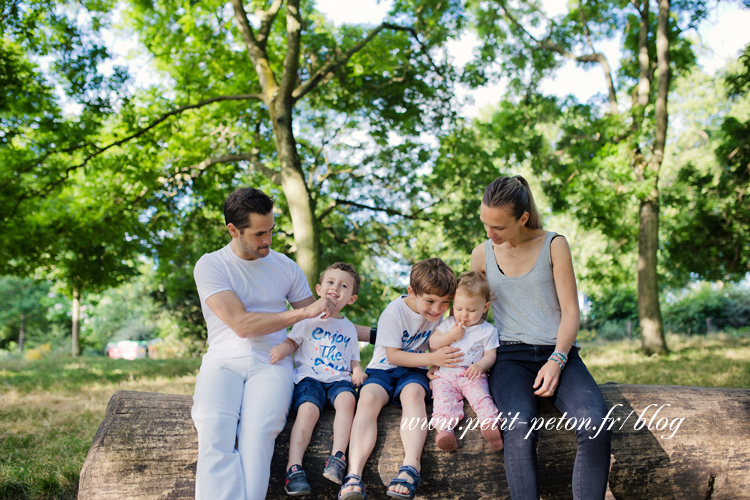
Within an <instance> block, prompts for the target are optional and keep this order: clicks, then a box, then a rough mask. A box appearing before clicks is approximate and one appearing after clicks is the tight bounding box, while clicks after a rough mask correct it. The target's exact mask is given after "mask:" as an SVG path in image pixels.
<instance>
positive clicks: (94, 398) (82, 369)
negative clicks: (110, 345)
mask: <svg viewBox="0 0 750 500" xmlns="http://www.w3.org/2000/svg"><path fill="white" fill-rule="evenodd" d="M199 366H200V359H178V360H137V361H125V360H112V359H109V358H77V359H73V358H70V357H62V358H47V359H44V360H39V361H20V360H2V361H0V401H1V403H0V499H3V500H32V499H33V500H42V499H44V500H48V499H49V500H53V499H55V500H58V499H59V500H75V499H76V498H77V496H78V476H79V472H80V470H81V467H82V465H83V461H84V460H85V458H86V453H87V452H88V449H89V447H90V446H91V443H92V441H93V440H94V434H96V430H97V428H98V427H99V424H100V423H101V421H102V418H103V417H104V410H105V409H106V407H107V403H108V402H109V399H110V398H111V397H112V394H114V393H115V392H117V391H118V390H137V391H149V392H167V393H173V394H192V393H193V387H194V385H195V375H196V373H197V371H198V367H199Z"/></svg>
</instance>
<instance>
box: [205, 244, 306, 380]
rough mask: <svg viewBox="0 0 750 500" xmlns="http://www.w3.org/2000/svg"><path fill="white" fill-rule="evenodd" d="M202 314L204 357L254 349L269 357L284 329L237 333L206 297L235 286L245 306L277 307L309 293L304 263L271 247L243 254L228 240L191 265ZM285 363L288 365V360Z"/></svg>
mask: <svg viewBox="0 0 750 500" xmlns="http://www.w3.org/2000/svg"><path fill="white" fill-rule="evenodd" d="M193 275H194V276H195V284H196V286H197V287H198V295H199V296H200V299H201V307H202V309H203V317H204V318H205V319H206V325H207V327H208V351H207V352H206V355H205V356H204V359H205V358H213V357H216V358H220V359H221V358H238V357H241V356H248V355H253V356H255V357H256V358H258V359H260V360H262V361H264V362H266V363H270V362H271V357H270V351H271V348H272V347H274V346H276V345H278V344H280V343H281V342H283V341H284V339H285V338H286V329H282V330H279V331H277V332H274V333H270V334H268V335H263V336H260V337H254V338H241V337H239V336H237V334H236V333H235V332H234V330H232V329H231V328H229V326H227V324H226V323H224V322H223V321H221V320H220V319H219V317H218V316H216V314H214V312H213V311H212V310H211V308H210V307H208V305H206V299H207V298H209V297H210V296H212V295H215V294H217V293H219V292H224V291H226V290H231V291H233V292H234V293H235V294H236V295H237V297H239V299H240V300H241V301H242V303H243V304H244V305H245V310H246V311H248V312H259V313H281V312H284V311H286V305H287V302H298V301H300V300H304V299H306V298H308V297H312V292H310V286H309V285H308V283H307V278H306V277H305V274H304V273H303V272H302V269H300V267H299V266H298V265H297V263H296V262H294V261H293V260H292V259H290V258H289V257H287V256H285V255H283V254H280V253H277V252H274V251H273V250H271V251H270V252H269V254H268V255H267V256H266V257H262V258H259V259H255V260H245V259H241V258H239V257H238V256H237V254H235V253H234V251H232V248H231V247H230V246H229V245H227V246H225V247H224V248H221V249H219V250H217V251H215V252H211V253H207V254H205V255H203V257H201V258H200V260H198V263H197V264H195V270H194V271H193ZM283 363H284V364H286V365H288V366H289V367H290V368H291V366H292V364H291V360H290V359H286V360H284V361H283Z"/></svg>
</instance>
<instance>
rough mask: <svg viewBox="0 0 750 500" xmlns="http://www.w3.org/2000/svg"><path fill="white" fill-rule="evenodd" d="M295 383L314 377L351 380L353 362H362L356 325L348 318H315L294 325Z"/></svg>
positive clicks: (335, 380) (333, 380)
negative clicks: (360, 360) (296, 346)
mask: <svg viewBox="0 0 750 500" xmlns="http://www.w3.org/2000/svg"><path fill="white" fill-rule="evenodd" d="M289 338H290V339H292V340H294V341H295V342H296V343H297V345H298V346H299V347H298V348H297V351H295V353H294V383H295V384H298V383H299V382H300V380H302V379H303V378H305V377H311V378H314V379H315V380H318V381H320V382H323V383H326V384H327V383H330V382H338V381H339V380H351V378H352V364H351V362H352V361H359V343H358V341H357V330H356V328H355V327H354V324H353V323H352V322H351V321H349V320H348V319H346V318H328V319H321V318H312V319H306V320H303V321H300V322H299V323H297V324H296V325H294V326H293V327H292V331H291V332H289Z"/></svg>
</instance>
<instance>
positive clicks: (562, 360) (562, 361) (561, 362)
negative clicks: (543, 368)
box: [549, 349, 568, 370]
mask: <svg viewBox="0 0 750 500" xmlns="http://www.w3.org/2000/svg"><path fill="white" fill-rule="evenodd" d="M549 361H554V362H555V363H557V365H558V366H559V367H560V369H561V370H562V369H563V368H565V365H566V364H567V363H568V355H567V354H565V351H562V350H560V349H556V350H555V352H553V353H552V354H551V355H550V357H549Z"/></svg>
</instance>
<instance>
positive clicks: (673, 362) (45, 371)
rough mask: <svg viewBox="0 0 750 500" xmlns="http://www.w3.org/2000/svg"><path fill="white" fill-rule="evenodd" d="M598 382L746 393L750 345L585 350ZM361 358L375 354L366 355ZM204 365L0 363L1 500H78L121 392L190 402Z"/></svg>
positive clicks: (716, 340)
mask: <svg viewBox="0 0 750 500" xmlns="http://www.w3.org/2000/svg"><path fill="white" fill-rule="evenodd" d="M582 345H583V350H582V351H581V355H582V357H583V359H584V362H585V363H586V364H587V366H588V367H589V370H590V371H591V373H592V374H593V375H594V378H595V379H596V380H597V382H599V383H605V382H609V381H613V382H617V383H623V384H625V383H628V384H655V385H691V386H706V387H737V388H750V336H744V337H743V336H733V335H726V334H717V335H711V336H708V337H684V336H670V337H669V338H668V345H669V346H670V349H671V353H670V354H669V355H667V356H662V357H648V356H644V355H643V354H641V353H640V352H639V344H638V343H636V342H635V341H618V342H608V343H601V342H596V341H590V342H582ZM362 355H363V365H364V364H365V363H366V359H365V358H369V356H371V353H369V355H368V353H367V352H366V351H364V350H363V352H362ZM199 366H200V359H178V360H137V361H124V360H111V359H108V358H77V359H73V358H70V357H61V358H47V359H43V360H39V361H19V360H8V359H5V360H2V359H0V499H3V500H42V499H44V500H47V499H49V500H52V499H55V500H58V499H59V500H74V499H75V498H76V497H77V492H78V475H79V472H80V470H81V467H82V465H83V461H84V460H85V458H86V453H87V452H88V449H89V446H91V442H92V441H93V439H94V434H95V433H96V430H97V428H98V427H99V424H100V423H101V420H102V418H103V417H104V410H105V409H106V407H107V403H108V401H109V399H110V397H111V396H112V394H114V393H115V392H117V391H118V390H136V391H149V392H165V393H172V394H192V393H193V387H194V384H195V376H196V374H197V371H198V368H199Z"/></svg>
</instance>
